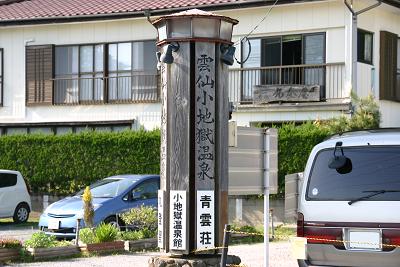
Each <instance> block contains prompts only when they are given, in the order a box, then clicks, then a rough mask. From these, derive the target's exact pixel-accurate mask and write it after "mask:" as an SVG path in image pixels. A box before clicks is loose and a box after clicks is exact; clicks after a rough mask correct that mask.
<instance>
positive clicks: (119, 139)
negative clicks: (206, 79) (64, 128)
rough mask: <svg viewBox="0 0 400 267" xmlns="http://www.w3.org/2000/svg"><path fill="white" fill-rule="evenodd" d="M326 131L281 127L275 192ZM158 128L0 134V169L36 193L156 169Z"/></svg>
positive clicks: (64, 191)
mask: <svg viewBox="0 0 400 267" xmlns="http://www.w3.org/2000/svg"><path fill="white" fill-rule="evenodd" d="M327 135H328V131H327V130H326V129H323V128H321V127H317V126H315V125H313V124H311V123H306V124H303V125H300V126H295V125H294V124H286V125H283V126H282V127H280V128H279V192H280V193H281V194H283V193H284V188H285V175H286V174H290V173H295V172H301V171H303V170H304V166H305V164H306V161H307V158H308V155H309V153H310V151H311V149H312V148H313V146H314V145H316V144H317V143H319V142H321V141H322V140H323V139H324V138H326V136H327ZM159 161H160V132H159V131H158V130H155V131H150V132H146V131H136V132H133V131H126V132H122V133H99V132H84V133H81V134H68V135H37V134H31V135H11V136H3V137H0V169H11V170H19V171H20V172H21V173H22V174H23V175H24V177H25V178H26V179H27V180H28V182H29V184H30V186H31V188H32V191H33V192H35V193H40V192H46V193H50V194H56V195H66V194H71V193H74V192H76V191H77V190H78V189H81V188H83V187H84V186H85V185H88V184H90V183H92V182H94V181H96V180H98V179H100V178H104V177H107V176H111V175H115V174H123V173H135V174H141V173H159V166H160V165H159Z"/></svg>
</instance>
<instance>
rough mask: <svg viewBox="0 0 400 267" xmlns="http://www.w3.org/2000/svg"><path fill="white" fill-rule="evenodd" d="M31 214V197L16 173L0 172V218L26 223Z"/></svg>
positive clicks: (21, 178)
mask: <svg viewBox="0 0 400 267" xmlns="http://www.w3.org/2000/svg"><path fill="white" fill-rule="evenodd" d="M30 212H31V197H30V196H29V193H28V188H27V186H26V184H25V181H24V178H23V177H22V175H21V173H20V172H18V171H9V170H0V218H10V217H12V218H13V220H14V222H16V223H22V222H26V221H27V220H28V218H29V213H30Z"/></svg>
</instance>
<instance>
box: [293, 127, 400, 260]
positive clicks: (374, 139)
mask: <svg viewBox="0 0 400 267" xmlns="http://www.w3.org/2000/svg"><path fill="white" fill-rule="evenodd" d="M298 208H299V210H298V211H299V213H298V221H297V235H298V236H299V237H305V238H307V245H306V258H307V259H306V260H298V264H299V266H301V267H305V266H314V267H316V266H354V267H356V266H357V267H377V266H379V267H398V266H400V131H396V130H389V129H386V130H376V131H359V132H352V133H346V134H343V135H337V136H334V137H332V138H330V139H329V140H327V141H324V142H322V143H320V144H318V145H317V146H315V147H314V149H313V150H312V152H311V154H310V157H309V159H308V162H307V166H306V169H305V171H304V182H303V185H302V188H301V191H300V194H299V207H298Z"/></svg>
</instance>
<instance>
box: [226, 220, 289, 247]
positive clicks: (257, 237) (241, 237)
mask: <svg viewBox="0 0 400 267" xmlns="http://www.w3.org/2000/svg"><path fill="white" fill-rule="evenodd" d="M232 230H233V231H237V232H242V233H232V235H231V240H230V242H229V243H230V244H231V245H235V244H253V243H262V242H264V229H263V226H259V227H253V226H241V227H238V226H233V227H232ZM271 230H272V229H271V228H270V229H269V240H270V241H271V242H274V241H287V240H289V239H290V238H291V237H293V236H295V235H296V228H295V227H293V226H290V225H284V224H282V225H279V226H277V227H275V231H274V236H273V237H272V231H271ZM245 233H252V235H250V234H245Z"/></svg>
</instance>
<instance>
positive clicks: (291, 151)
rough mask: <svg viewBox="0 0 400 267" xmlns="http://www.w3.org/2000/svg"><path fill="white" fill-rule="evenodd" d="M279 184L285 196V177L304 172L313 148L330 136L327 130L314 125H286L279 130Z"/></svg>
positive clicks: (281, 192) (280, 190)
mask: <svg viewBox="0 0 400 267" xmlns="http://www.w3.org/2000/svg"><path fill="white" fill-rule="evenodd" d="M278 134H279V136H278V140H279V141H278V151H279V152H278V162H279V163H278V165H279V166H278V183H279V193H280V194H282V195H283V194H284V190H285V175H287V174H291V173H296V172H303V171H304V168H305V166H306V163H307V160H308V156H309V154H310V152H311V150H312V148H313V147H314V146H315V145H316V144H318V143H320V142H322V141H323V140H324V139H325V138H326V137H328V136H329V135H330V133H329V131H328V130H327V129H326V128H323V127H318V126H316V125H314V124H312V123H305V124H302V125H297V126H296V125H295V124H294V123H293V124H284V125H283V126H282V127H280V128H279V130H278Z"/></svg>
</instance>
